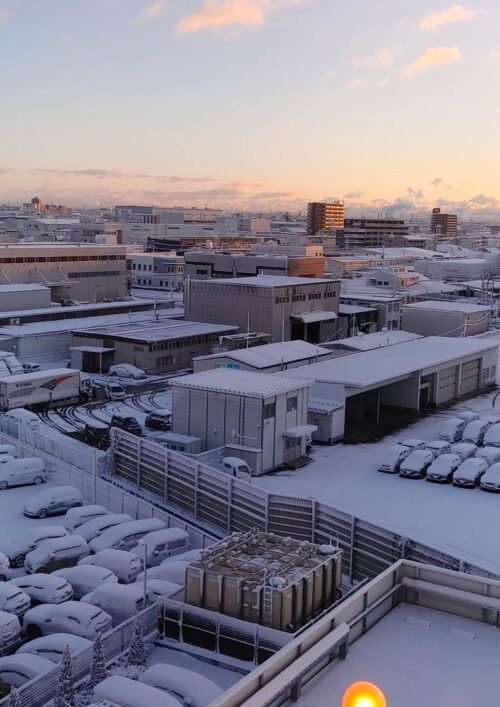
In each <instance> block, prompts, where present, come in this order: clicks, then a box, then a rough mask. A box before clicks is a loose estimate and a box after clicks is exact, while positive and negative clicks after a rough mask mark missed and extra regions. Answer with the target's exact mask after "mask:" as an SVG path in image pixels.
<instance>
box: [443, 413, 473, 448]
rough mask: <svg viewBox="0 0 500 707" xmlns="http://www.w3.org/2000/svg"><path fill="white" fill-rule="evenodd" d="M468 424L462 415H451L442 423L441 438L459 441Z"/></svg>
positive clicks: (448, 440)
mask: <svg viewBox="0 0 500 707" xmlns="http://www.w3.org/2000/svg"><path fill="white" fill-rule="evenodd" d="M466 424H467V423H466V422H465V420H462V418H460V417H449V418H448V419H447V420H445V421H444V422H443V424H442V425H441V429H440V430H439V438H440V439H444V440H446V442H452V443H453V442H459V441H460V440H461V439H462V434H463V431H464V429H465V425H466Z"/></svg>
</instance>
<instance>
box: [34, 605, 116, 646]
mask: <svg viewBox="0 0 500 707" xmlns="http://www.w3.org/2000/svg"><path fill="white" fill-rule="evenodd" d="M111 624H112V621H111V616H110V615H109V614H106V612H104V611H101V609H98V608H97V607H95V606H91V605H90V604H83V603H82V602H79V601H65V602H63V603H62V604H40V606H35V607H34V608H33V609H30V610H29V611H27V612H26V614H25V615H24V630H25V632H26V635H27V636H28V637H29V638H38V637H39V636H43V635H47V634H49V633H61V632H62V633H72V634H73V635H75V636H82V637H83V638H88V639H89V640H91V641H92V640H93V639H94V638H95V637H96V635H97V634H98V633H101V632H103V631H108V630H109V629H110V628H111Z"/></svg>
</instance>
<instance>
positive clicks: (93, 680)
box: [89, 633, 106, 690]
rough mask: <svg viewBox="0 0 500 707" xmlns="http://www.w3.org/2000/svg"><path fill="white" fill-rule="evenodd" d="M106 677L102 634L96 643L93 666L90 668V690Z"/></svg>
mask: <svg viewBox="0 0 500 707" xmlns="http://www.w3.org/2000/svg"><path fill="white" fill-rule="evenodd" d="M105 677H106V663H105V662H104V651H103V650H102V641H101V634H100V633H98V634H97V636H96V637H95V641H94V652H93V655H92V666H91V668H90V685H89V686H90V689H91V690H93V689H94V687H95V686H96V685H98V684H99V683H100V682H102V681H103V680H104V678H105Z"/></svg>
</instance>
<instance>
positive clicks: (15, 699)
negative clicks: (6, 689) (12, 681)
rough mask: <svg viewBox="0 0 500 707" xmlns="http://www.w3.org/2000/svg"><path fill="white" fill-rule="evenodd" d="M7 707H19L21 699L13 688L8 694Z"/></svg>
mask: <svg viewBox="0 0 500 707" xmlns="http://www.w3.org/2000/svg"><path fill="white" fill-rule="evenodd" d="M9 707H21V698H20V697H19V692H18V691H17V690H16V689H15V688H12V690H11V693H10V699H9Z"/></svg>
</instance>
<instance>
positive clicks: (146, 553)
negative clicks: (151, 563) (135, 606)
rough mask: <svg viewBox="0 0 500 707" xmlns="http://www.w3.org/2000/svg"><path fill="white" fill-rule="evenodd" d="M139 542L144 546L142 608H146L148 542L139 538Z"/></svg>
mask: <svg viewBox="0 0 500 707" xmlns="http://www.w3.org/2000/svg"><path fill="white" fill-rule="evenodd" d="M137 544H138V545H143V546H144V586H143V594H142V608H143V609H145V608H146V602H147V596H148V590H147V581H148V577H147V574H146V570H147V567H148V544H147V542H145V541H144V540H139V542H138V543H137Z"/></svg>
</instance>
